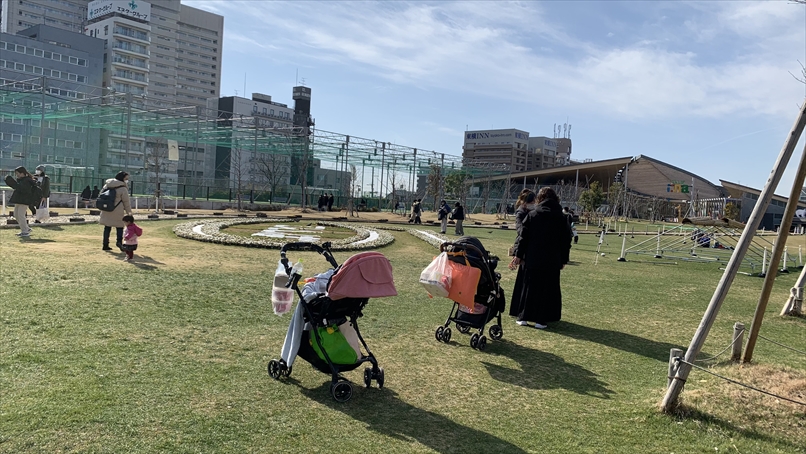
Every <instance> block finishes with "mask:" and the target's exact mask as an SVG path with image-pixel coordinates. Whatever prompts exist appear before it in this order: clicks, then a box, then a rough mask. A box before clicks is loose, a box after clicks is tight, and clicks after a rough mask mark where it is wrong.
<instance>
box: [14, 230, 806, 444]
mask: <svg viewBox="0 0 806 454" xmlns="http://www.w3.org/2000/svg"><path fill="white" fill-rule="evenodd" d="M176 222H177V221H166V220H160V221H151V222H143V223H142V224H140V225H141V226H142V227H143V229H144V235H143V237H142V238H141V240H140V249H139V250H138V251H136V252H135V257H136V261H135V262H134V263H126V262H123V261H122V260H121V258H122V254H119V253H117V252H116V253H108V252H103V251H101V230H102V228H101V227H100V226H98V225H77V226H63V227H49V228H35V229H34V233H33V235H32V237H31V239H28V240H20V239H18V238H17V237H15V236H14V233H16V232H17V230H0V263H2V265H0V324H2V331H0V390H2V391H0V392H2V394H0V452H2V453H22V452H26V453H51V452H92V453H122V452H126V453H136V452H160V453H162V452H176V453H185V452H188V453H190V452H215V453H246V452H300V453H308V452H327V453H332V452H382V453H390V452H391V453H398V452H400V453H409V452H439V453H465V452H469V453H520V452H534V453H549V452H567V453H601V452H608V453H609V452H624V453H634V452H646V453H672V452H674V453H699V452H712V453H713V452H743V453H767V452H787V453H789V452H806V411H804V407H803V406H799V405H795V404H790V403H787V402H785V401H782V400H778V399H775V398H772V397H768V396H764V395H761V394H757V393H754V392H752V391H748V390H745V389H743V388H740V387H737V386H735V385H732V384H729V383H727V382H724V381H722V380H720V379H718V378H716V377H713V376H711V375H708V374H706V373H704V372H701V371H697V370H695V371H693V372H692V373H691V376H690V377H689V380H688V382H687V384H686V388H685V390H684V392H683V395H682V397H683V399H682V402H683V404H684V406H683V408H682V409H681V412H680V413H679V414H678V415H674V416H669V415H664V414H661V413H659V412H658V403H659V402H660V400H661V399H662V397H663V395H664V391H665V385H666V372H667V362H668V356H669V349H670V348H673V347H679V348H684V349H685V348H686V347H687V346H688V344H689V342H690V340H691V337H692V335H693V334H694V331H695V330H696V328H697V326H698V324H699V322H700V319H701V317H702V314H703V312H704V310H705V308H706V306H707V305H708V302H709V300H710V298H711V295H712V294H713V291H714V288H715V287H716V285H717V282H718V281H719V279H720V277H721V275H722V272H721V271H719V269H718V265H717V264H707V263H679V264H678V265H655V264H653V262H652V259H651V258H646V259H643V258H641V259H636V260H634V261H633V260H631V261H628V262H626V263H619V262H617V261H616V258H617V257H618V255H619V251H620V248H621V241H620V239H618V237H616V236H610V237H609V240H608V241H607V242H606V244H604V245H603V249H602V250H603V251H604V252H606V253H607V254H606V256H605V257H601V256H599V257H598V263H597V264H594V262H595V259H596V247H597V241H598V237H596V236H595V235H592V234H591V235H587V234H583V235H581V236H580V244H578V245H576V246H575V247H574V248H573V250H572V260H573V263H572V264H571V265H569V266H567V267H566V269H565V270H564V271H563V275H562V278H563V298H564V306H563V321H562V322H560V323H558V324H556V325H554V326H551V327H550V329H548V330H545V331H538V330H534V329H530V328H524V327H517V326H516V325H515V324H514V322H513V321H512V320H511V319H510V318H509V317H508V316H506V317H505V318H504V326H503V328H504V339H503V340H502V341H498V342H496V341H490V343H489V344H488V346H487V350H486V351H484V352H479V351H476V350H473V349H471V348H470V347H469V338H468V336H465V335H462V334H459V333H458V332H457V331H456V330H454V335H453V340H452V341H451V343H450V344H448V345H445V344H442V343H439V342H437V341H436V340H435V339H434V329H435V328H436V326H437V325H438V324H440V323H442V322H444V320H445V318H446V317H447V315H448V312H449V309H450V303H449V302H448V301H447V300H445V299H429V298H428V297H427V295H426V294H425V292H424V291H423V290H422V288H421V287H420V285H419V283H418V282H417V277H418V276H419V273H420V271H421V270H422V269H423V268H424V267H425V266H426V265H427V264H428V263H429V262H430V260H431V259H432V257H433V256H434V255H435V253H436V249H434V248H433V247H431V246H429V245H427V244H426V243H425V242H423V241H421V240H418V239H416V238H414V237H413V236H411V235H409V234H407V233H404V232H393V233H394V235H395V238H396V240H395V242H394V243H393V244H392V245H390V246H388V247H385V248H383V249H382V250H381V252H383V253H384V254H385V255H387V257H389V259H390V260H391V262H392V265H393V267H394V273H395V280H396V285H397V289H398V293H399V296H397V297H395V298H383V299H376V300H372V301H370V304H369V305H368V306H367V308H366V310H365V312H364V313H365V316H364V318H362V319H361V320H360V327H361V331H362V334H363V335H364V337H365V339H366V340H367V343H368V344H369V346H370V348H371V349H372V350H373V353H374V354H375V355H376V356H377V358H378V360H379V362H380V365H381V366H382V367H384V369H385V372H386V386H385V388H384V389H381V390H379V389H378V388H377V386H375V385H374V384H373V387H372V388H370V389H365V388H364V387H363V386H362V385H360V383H362V375H361V372H362V370H363V368H359V369H357V370H356V371H353V372H348V373H346V374H345V375H346V376H347V377H348V378H349V379H350V380H351V381H352V382H353V383H354V384H356V386H355V387H354V390H355V391H354V393H353V398H352V400H350V401H349V402H347V403H345V404H339V403H337V402H335V401H334V400H333V399H332V398H331V396H330V394H329V391H328V390H329V384H330V377H329V376H328V375H324V374H321V373H319V372H318V371H316V370H314V369H313V368H311V367H308V365H307V364H306V363H305V362H304V361H302V360H299V362H298V363H296V364H295V367H294V371H293V374H292V376H291V377H290V378H289V379H287V380H284V381H275V380H273V379H271V378H270V377H268V375H267V374H266V363H267V362H268V360H270V359H272V358H279V354H280V347H281V346H282V342H283V338H284V336H285V332H286V329H287V327H288V322H289V317H288V316H284V317H278V316H275V315H274V314H273V313H272V309H271V303H270V292H271V280H272V277H273V274H274V270H275V268H276V266H277V260H278V259H279V253H278V251H276V250H266V249H249V248H240V247H234V246H222V245H216V244H208V243H201V242H194V241H191V240H185V239H180V238H177V237H175V236H174V234H173V233H172V231H171V228H172V227H173V225H175V224H176ZM303 222H304V221H303ZM265 227H266V225H263V226H261V225H258V224H254V225H251V226H249V229H251V231H253V232H254V231H259V230H262V229H263V228H265ZM426 228H429V229H431V230H434V231H436V230H438V227H426ZM233 230H234V229H233V228H230V229H228V232H229V233H233ZM466 233H468V234H470V235H475V236H478V237H479V238H480V239H481V240H482V242H483V243H484V244H485V246H486V247H487V248H488V249H490V250H491V251H492V252H493V253H495V254H497V255H499V256H502V257H504V256H506V250H507V248H508V247H509V246H510V245H511V242H512V240H513V238H514V232H513V231H504V230H490V229H489V228H473V227H472V226H468V227H466ZM239 234H249V232H245V231H241V232H240V233H239ZM344 234H345V235H347V236H349V235H351V234H348V232H344ZM789 244H790V246H791V247H794V248H797V246H798V245H803V244H804V238H803V237H797V238H792V239H791V240H790V243H789ZM350 255H351V254H350V253H336V254H335V256H336V259H337V260H338V261H339V262H342V261H344V260H345V259H346V258H347V257H349V256H350ZM298 257H302V258H303V259H304V262H305V272H306V274H308V273H310V274H313V273H315V272H319V271H324V270H325V269H326V268H327V263H326V262H325V261H324V260H323V259H322V258H321V257H319V256H316V255H314V254H310V253H306V254H295V255H292V254H289V258H291V259H292V260H296V258H298ZM498 271H499V272H501V274H502V275H503V287H504V289H505V291H506V292H507V297H508V298H509V293H510V292H511V289H512V286H513V284H514V279H515V275H514V273H513V272H510V271H509V270H507V269H506V263H502V264H501V265H500V266H499V269H498ZM794 271H795V272H792V273H790V274H786V275H781V276H780V277H779V278H778V280H777V282H776V285H775V288H774V290H773V294H772V297H771V300H770V304H769V307H768V310H767V313H766V318H765V321H764V324H763V326H762V328H761V334H762V335H763V336H765V337H767V338H769V339H772V340H775V341H776V342H779V343H782V344H785V345H788V346H792V347H794V348H796V349H798V350H801V351H802V350H804V349H806V318H781V317H779V316H778V315H777V313H778V312H779V311H780V309H781V307H782V306H783V304H784V302H785V301H786V299H787V297H788V295H789V288H790V287H791V286H792V285H793V283H794V282H795V280H796V279H797V277H798V273H799V270H794ZM761 283H762V279H759V278H757V277H748V276H741V275H740V276H737V278H736V280H735V281H734V284H733V287H732V289H731V292H730V294H729V295H728V298H727V300H726V302H725V304H724V306H723V308H722V311H721V313H720V315H719V317H718V319H717V321H716V323H715V325H714V328H713V330H712V331H711V335H710V336H709V338H708V341H707V343H706V346H705V349H704V351H703V353H702V355H701V356H702V357H708V356H712V355H715V354H717V353H719V352H720V351H722V350H723V349H724V348H725V347H726V346H727V345H728V344H729V343H730V340H731V335H732V327H733V324H734V323H735V322H737V321H740V322H743V323H745V324H746V325H747V327H748V328H749V325H750V322H751V320H752V317H753V312H754V309H755V305H756V302H757V299H758V295H759V293H760V288H761ZM727 355H729V352H727V353H724V354H723V355H722V356H720V357H719V359H718V360H717V361H718V362H716V363H714V362H711V363H706V364H708V365H710V366H712V369H711V370H713V371H714V372H717V373H719V374H721V375H726V376H730V377H732V378H734V379H736V380H739V381H742V382H745V383H752V384H754V385H755V386H759V387H762V388H764V389H769V390H772V391H774V392H776V393H777V394H781V395H785V396H787V397H790V398H794V399H798V400H801V401H806V357H804V355H803V354H801V353H797V352H794V351H792V350H787V349H783V348H781V347H779V346H777V345H774V344H772V343H770V342H767V341H763V340H759V342H758V344H757V346H756V350H755V355H754V363H753V364H752V365H746V366H744V367H741V368H740V367H738V366H736V365H735V364H732V363H729V362H727V359H728V358H727Z"/></svg>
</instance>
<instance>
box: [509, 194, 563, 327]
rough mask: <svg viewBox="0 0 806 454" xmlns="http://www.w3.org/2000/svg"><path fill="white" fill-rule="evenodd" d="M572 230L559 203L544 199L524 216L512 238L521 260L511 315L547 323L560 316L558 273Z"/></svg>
mask: <svg viewBox="0 0 806 454" xmlns="http://www.w3.org/2000/svg"><path fill="white" fill-rule="evenodd" d="M570 250H571V229H570V227H569V226H568V223H567V222H566V221H565V216H563V214H562V209H561V208H560V204H559V203H557V202H554V201H551V200H546V201H543V202H541V203H539V204H538V205H537V207H536V208H535V209H534V210H531V211H529V212H528V213H526V215H525V217H524V218H523V222H522V223H521V226H520V229H519V232H518V237H517V238H516V239H515V246H514V251H513V252H514V254H515V256H516V257H518V258H520V259H521V265H520V267H519V268H518V277H517V279H516V284H515V289H514V291H513V294H512V304H511V305H510V315H513V316H516V317H518V319H519V320H525V321H530V322H532V321H533V322H537V323H541V324H546V323H549V322H556V321H558V320H560V318H561V316H562V292H561V290H560V270H561V269H562V267H563V266H564V265H565V264H566V263H568V259H569V253H570Z"/></svg>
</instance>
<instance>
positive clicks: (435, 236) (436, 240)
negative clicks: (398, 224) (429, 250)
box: [408, 228, 450, 249]
mask: <svg viewBox="0 0 806 454" xmlns="http://www.w3.org/2000/svg"><path fill="white" fill-rule="evenodd" d="M408 232H409V233H410V234H411V235H413V236H414V237H415V238H419V239H421V240H423V241H425V242H426V243H428V244H430V245H431V246H434V247H435V248H437V249H439V247H440V246H441V245H442V243H444V242H446V241H450V239H449V238H448V237H447V236H445V235H442V234H441V233H435V232H431V231H428V230H417V229H414V228H411V229H408Z"/></svg>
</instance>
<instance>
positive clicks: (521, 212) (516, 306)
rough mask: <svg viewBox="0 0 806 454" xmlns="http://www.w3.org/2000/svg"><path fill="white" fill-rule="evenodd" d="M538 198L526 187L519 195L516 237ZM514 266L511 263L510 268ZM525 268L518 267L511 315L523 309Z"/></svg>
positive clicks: (516, 212)
mask: <svg viewBox="0 0 806 454" xmlns="http://www.w3.org/2000/svg"><path fill="white" fill-rule="evenodd" d="M536 200H537V194H535V193H534V191H532V190H531V189H524V190H522V191H521V193H520V194H519V195H518V200H517V201H516V202H515V233H516V234H517V235H516V236H515V238H516V239H517V238H518V237H519V236H520V235H521V229H522V227H523V220H524V219H526V216H527V215H528V214H529V212H530V211H532V210H534V209H535V207H536V206H537V203H536V202H535V201H536ZM509 256H510V257H514V256H515V246H512V247H511V248H509ZM511 268H512V266H511V265H510V269H511ZM523 274H524V273H523V270H521V269H520V268H518V275H517V277H516V278H515V287H514V288H513V289H512V302H511V303H510V305H509V315H511V316H513V317H518V316H520V313H521V310H522V309H523V307H522V304H521V292H523V278H524V275H523Z"/></svg>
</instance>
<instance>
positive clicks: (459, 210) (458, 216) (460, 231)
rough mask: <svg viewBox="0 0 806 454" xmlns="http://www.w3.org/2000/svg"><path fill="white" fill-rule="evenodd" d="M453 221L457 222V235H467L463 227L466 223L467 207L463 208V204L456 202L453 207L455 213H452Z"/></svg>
mask: <svg viewBox="0 0 806 454" xmlns="http://www.w3.org/2000/svg"><path fill="white" fill-rule="evenodd" d="M451 219H453V220H454V222H456V228H455V229H454V231H455V233H456V234H457V235H459V236H461V235H464V234H465V229H464V227H463V226H462V223H464V222H465V207H463V206H462V204H461V203H459V202H456V203H455V204H454V205H453V212H451Z"/></svg>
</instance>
